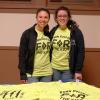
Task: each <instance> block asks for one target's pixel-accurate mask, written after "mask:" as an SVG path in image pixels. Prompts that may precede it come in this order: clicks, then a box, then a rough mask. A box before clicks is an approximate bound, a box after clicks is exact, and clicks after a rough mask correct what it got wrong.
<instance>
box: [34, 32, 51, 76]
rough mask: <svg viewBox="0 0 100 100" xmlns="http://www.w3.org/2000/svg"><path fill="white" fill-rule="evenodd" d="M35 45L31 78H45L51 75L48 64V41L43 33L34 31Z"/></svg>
mask: <svg viewBox="0 0 100 100" xmlns="http://www.w3.org/2000/svg"><path fill="white" fill-rule="evenodd" d="M36 32H37V34H38V36H37V43H36V50H35V59H34V62H35V63H34V72H33V76H47V75H51V74H52V68H51V64H50V56H49V51H50V39H49V38H48V37H47V36H45V35H44V33H43V32H40V31H38V30H36Z"/></svg>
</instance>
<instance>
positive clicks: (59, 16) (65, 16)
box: [57, 15, 68, 18]
mask: <svg viewBox="0 0 100 100" xmlns="http://www.w3.org/2000/svg"><path fill="white" fill-rule="evenodd" d="M62 17H63V18H67V17H68V16H67V15H58V16H57V18H62Z"/></svg>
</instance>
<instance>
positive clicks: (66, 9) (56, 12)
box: [55, 6, 71, 20]
mask: <svg viewBox="0 0 100 100" xmlns="http://www.w3.org/2000/svg"><path fill="white" fill-rule="evenodd" d="M60 10H64V11H66V12H67V13H68V17H69V19H70V18H71V14H70V10H69V9H68V8H67V7H64V6H61V7H59V8H58V9H56V11H55V20H56V18H57V14H58V12H59V11H60Z"/></svg>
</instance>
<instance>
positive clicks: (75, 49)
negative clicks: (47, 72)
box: [50, 23, 85, 74]
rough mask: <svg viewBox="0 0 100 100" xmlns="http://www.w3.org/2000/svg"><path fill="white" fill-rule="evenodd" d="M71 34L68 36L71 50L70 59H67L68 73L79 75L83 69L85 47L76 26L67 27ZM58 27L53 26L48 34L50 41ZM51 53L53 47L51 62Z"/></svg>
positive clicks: (81, 35)
mask: <svg viewBox="0 0 100 100" xmlns="http://www.w3.org/2000/svg"><path fill="white" fill-rule="evenodd" d="M69 26H71V27H69V29H70V31H71V34H70V43H71V48H70V54H69V56H70V59H69V67H70V71H71V73H72V74H74V73H75V72H77V73H80V72H81V71H82V67H83V62H84V55H85V47H84V38H83V34H82V32H81V31H80V29H79V28H78V26H77V25H75V24H74V23H72V24H71V25H69ZM58 27H59V26H58V25H57V26H55V27H54V28H53V29H52V30H51V32H50V34H51V40H52V38H53V36H54V33H55V31H56V30H57V28H58ZM52 51H53V47H51V61H52Z"/></svg>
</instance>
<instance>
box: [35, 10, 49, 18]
mask: <svg viewBox="0 0 100 100" xmlns="http://www.w3.org/2000/svg"><path fill="white" fill-rule="evenodd" d="M41 11H45V12H47V14H48V15H49V18H50V12H49V10H48V9H46V8H40V9H38V10H37V12H36V17H37V16H38V13H39V12H41Z"/></svg>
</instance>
